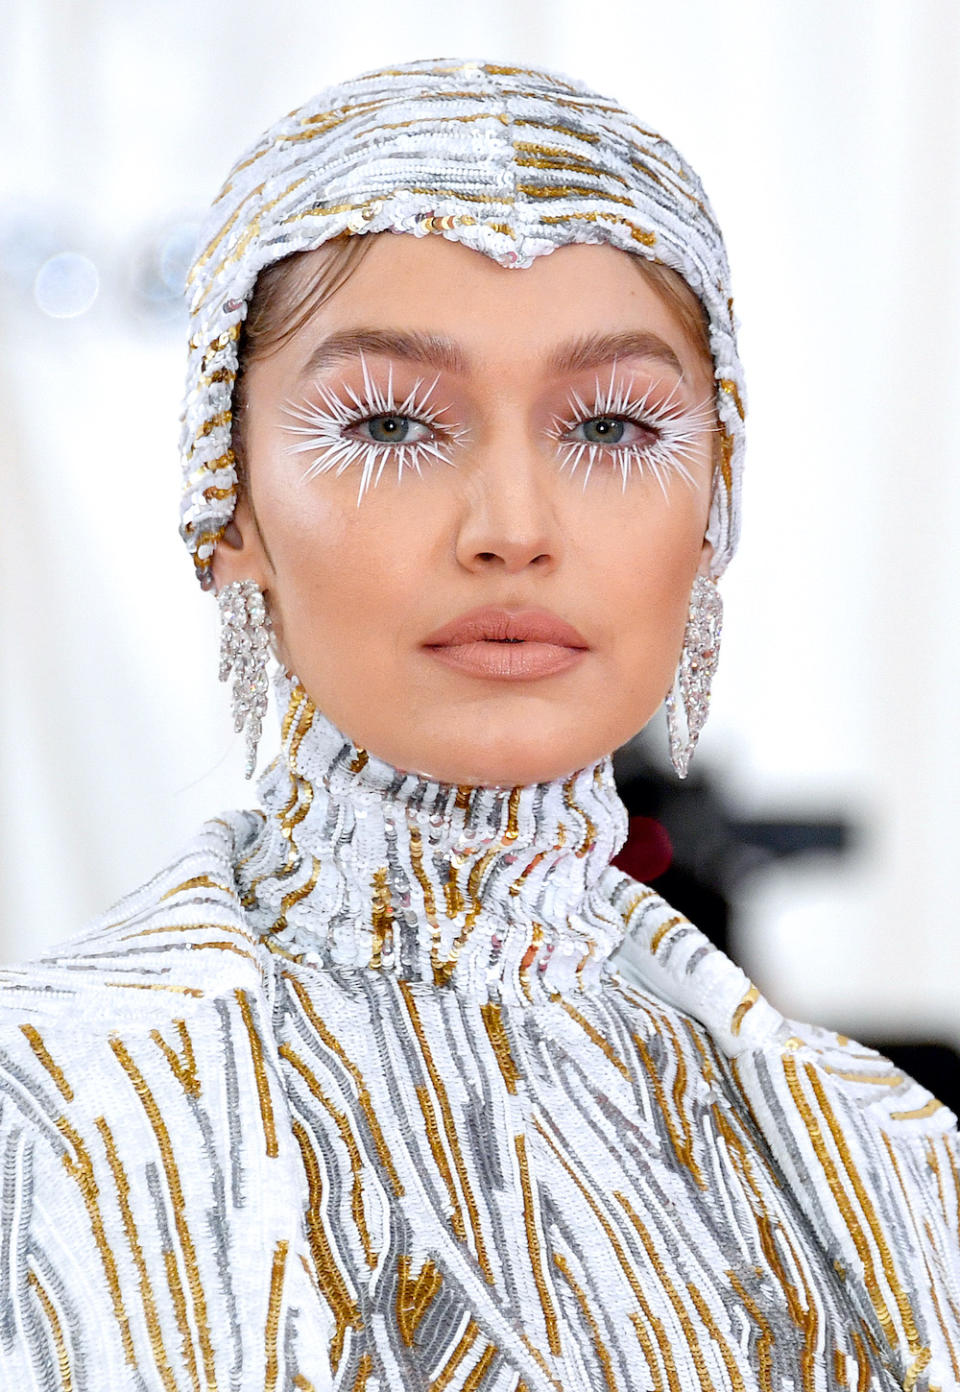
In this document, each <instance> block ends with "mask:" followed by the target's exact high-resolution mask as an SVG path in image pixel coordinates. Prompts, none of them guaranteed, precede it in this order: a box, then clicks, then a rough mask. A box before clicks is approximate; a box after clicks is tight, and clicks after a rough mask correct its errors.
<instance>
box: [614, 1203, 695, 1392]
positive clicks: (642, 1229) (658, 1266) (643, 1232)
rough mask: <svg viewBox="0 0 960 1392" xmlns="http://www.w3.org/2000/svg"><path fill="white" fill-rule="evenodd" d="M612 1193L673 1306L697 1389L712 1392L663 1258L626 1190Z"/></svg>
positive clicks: (692, 1328) (692, 1331)
mask: <svg viewBox="0 0 960 1392" xmlns="http://www.w3.org/2000/svg"><path fill="white" fill-rule="evenodd" d="M613 1197H614V1198H615V1199H616V1201H617V1203H618V1204H619V1205H620V1207H621V1208H622V1209H623V1210H624V1211H625V1213H626V1215H627V1217H628V1218H629V1219H630V1222H631V1223H632V1224H633V1226H634V1228H635V1229H636V1231H637V1233H638V1235H639V1237H640V1241H641V1242H642V1243H643V1247H644V1251H645V1252H646V1254H647V1260H648V1261H649V1262H650V1265H651V1266H652V1267H653V1269H654V1271H655V1272H656V1276H657V1280H658V1281H659V1282H660V1286H661V1289H662V1290H663V1291H664V1292H665V1293H666V1296H667V1299H668V1300H669V1302H670V1305H671V1306H672V1308H673V1312H674V1314H675V1315H676V1317H677V1319H678V1321H679V1322H680V1328H681V1329H682V1330H683V1337H684V1339H685V1340H686V1342H687V1347H688V1348H689V1350H690V1356H691V1358H692V1359H693V1366H694V1368H695V1369H696V1372H697V1379H698V1381H699V1384H700V1389H701V1392H716V1389H715V1388H714V1385H713V1379H712V1378H711V1377H710V1373H709V1371H708V1369H707V1363H706V1359H705V1358H704V1356H703V1349H702V1347H701V1345H700V1340H699V1339H698V1338H697V1332H696V1330H695V1329H694V1327H693V1321H692V1320H691V1318H690V1312H689V1310H688V1309H687V1307H686V1305H684V1303H683V1300H682V1298H681V1296H680V1293H679V1291H678V1290H677V1288H676V1286H675V1285H674V1284H673V1282H672V1281H671V1280H670V1275H669V1272H668V1271H667V1268H666V1266H665V1265H664V1263H663V1260H662V1258H661V1257H660V1254H659V1252H658V1251H657V1249H656V1247H655V1245H654V1243H653V1239H652V1238H651V1236H650V1233H649V1232H648V1230H647V1228H646V1226H645V1224H644V1223H643V1222H642V1221H641V1218H640V1215H639V1214H638V1213H637V1211H636V1209H635V1208H634V1207H633V1205H632V1204H631V1203H630V1200H629V1199H628V1198H627V1196H626V1194H622V1193H620V1191H619V1190H617V1191H616V1192H615V1193H614V1196H613Z"/></svg>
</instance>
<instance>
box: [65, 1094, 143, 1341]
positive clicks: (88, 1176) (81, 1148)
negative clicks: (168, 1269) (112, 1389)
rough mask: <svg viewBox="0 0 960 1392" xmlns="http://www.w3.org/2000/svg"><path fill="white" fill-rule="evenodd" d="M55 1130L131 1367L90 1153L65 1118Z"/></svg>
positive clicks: (124, 1316)
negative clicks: (66, 1145) (62, 1144)
mask: <svg viewBox="0 0 960 1392" xmlns="http://www.w3.org/2000/svg"><path fill="white" fill-rule="evenodd" d="M56 1125H57V1130H58V1131H59V1132H60V1134H61V1135H62V1136H63V1137H64V1139H65V1140H66V1141H67V1142H68V1143H69V1146H70V1149H72V1151H73V1155H71V1154H70V1153H69V1150H68V1151H66V1152H65V1153H64V1156H63V1167H64V1169H65V1170H66V1172H67V1174H68V1175H69V1176H70V1178H71V1179H72V1180H74V1181H75V1182H76V1184H77V1187H78V1188H79V1190H80V1194H81V1196H82V1198H83V1203H84V1207H85V1208H86V1210H87V1218H88V1220H89V1223H90V1231H91V1232H92V1234H93V1240H94V1242H95V1243H96V1247H97V1252H98V1253H99V1255H100V1263H101V1265H102V1267H103V1274H104V1276H105V1277H106V1281H107V1289H108V1291H109V1292H110V1304H111V1305H112V1307H113V1316H114V1319H115V1320H116V1321H117V1324H118V1326H119V1329H120V1338H121V1341H122V1343H123V1353H124V1357H125V1358H126V1360H127V1362H128V1363H129V1364H130V1365H131V1367H134V1368H135V1367H136V1366H137V1355H136V1351H135V1350H134V1347H133V1335H132V1334H131V1332H130V1321H129V1319H128V1318H127V1311H126V1307H125V1306H124V1303H123V1292H122V1290H121V1288H120V1278H119V1276H118V1274H117V1261H116V1257H115V1256H114V1254H113V1248H112V1247H111V1246H110V1243H109V1242H108V1240H107V1233H106V1229H105V1227H104V1224H103V1214H102V1213H101V1212H100V1204H99V1202H98V1199H99V1195H100V1189H99V1187H98V1185H97V1180H96V1176H95V1174H94V1170H93V1161H92V1160H91V1159H90V1152H89V1151H88V1150H87V1147H86V1145H85V1144H84V1141H83V1137H82V1136H81V1135H80V1133H79V1131H77V1130H76V1128H75V1127H73V1126H71V1125H70V1123H69V1121H67V1119H66V1117H64V1116H61V1117H57V1121H56Z"/></svg>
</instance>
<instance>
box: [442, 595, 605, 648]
mask: <svg viewBox="0 0 960 1392" xmlns="http://www.w3.org/2000/svg"><path fill="white" fill-rule="evenodd" d="M467 643H548V644H550V645H551V646H552V647H557V648H574V649H580V650H585V649H586V648H588V647H589V644H588V643H587V640H586V638H584V636H583V634H582V633H578V632H577V630H576V629H575V628H574V627H573V625H572V624H568V623H565V622H564V620H563V619H561V618H560V617H559V616H558V615H557V614H553V613H551V612H550V610H549V609H514V610H511V609H498V608H495V607H493V606H489V607H487V608H484V609H472V610H471V611H470V612H469V613H468V614H461V615H460V617H459V618H457V619H453V620H452V621H451V622H450V623H448V624H445V625H444V626H443V628H438V629H437V630H436V632H435V633H431V634H430V636H429V638H425V639H424V641H423V646H424V647H425V648H455V647H461V646H463V645H464V644H467Z"/></svg>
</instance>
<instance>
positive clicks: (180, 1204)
mask: <svg viewBox="0 0 960 1392" xmlns="http://www.w3.org/2000/svg"><path fill="white" fill-rule="evenodd" d="M110 1047H111V1049H112V1050H113V1052H114V1054H115V1056H116V1058H117V1060H118V1061H119V1063H120V1066H121V1068H122V1069H123V1071H124V1072H125V1073H126V1075H127V1077H128V1078H129V1079H130V1082H131V1084H132V1085H133V1090H134V1092H135V1093H136V1094H137V1097H138V1098H139V1100H140V1105H141V1106H142V1107H143V1110H144V1111H145V1112H146V1115H147V1119H148V1121H149V1122H150V1126H151V1128H152V1130H153V1134H154V1136H155V1137H156V1141H157V1146H158V1147H159V1150H160V1159H161V1162H162V1164H163V1171H164V1174H165V1176H166V1180H167V1188H168V1190H169V1193H170V1205H171V1208H172V1210H173V1220H174V1225H175V1226H176V1229H177V1236H178V1238H179V1239H180V1250H181V1251H182V1253H183V1264H184V1267H185V1269H186V1274H187V1285H188V1286H189V1288H190V1295H191V1299H192V1303H193V1313H194V1319H195V1322H196V1326H197V1334H198V1337H199V1339H200V1352H201V1356H202V1358H203V1370H204V1375H205V1377H206V1380H207V1385H208V1387H210V1388H213V1389H215V1388H216V1386H217V1375H216V1365H215V1362H214V1354H213V1343H212V1340H211V1337H210V1326H209V1323H208V1321H207V1299H206V1295H205V1293H204V1289H203V1284H202V1282H201V1280H200V1269H199V1265H198V1263H197V1254H196V1249H195V1247H194V1245H193V1238H192V1236H191V1233H190V1228H189V1226H188V1224H187V1218H186V1212H187V1206H186V1202H185V1200H184V1197H183V1187H182V1185H181V1183H180V1171H179V1169H178V1167H177V1162H176V1158H175V1156H174V1152H173V1146H172V1145H171V1143H170V1133H169V1132H168V1130H167V1125H166V1122H165V1121H164V1119H163V1114H162V1112H161V1111H160V1108H159V1107H158V1106H157V1102H156V1098H155V1097H154V1095H153V1093H152V1092H151V1090H150V1088H149V1086H148V1084H147V1080H146V1079H145V1078H144V1076H143V1074H142V1073H141V1072H140V1069H139V1068H138V1067H137V1065H136V1064H135V1063H134V1061H133V1058H132V1057H131V1055H130V1053H129V1052H128V1050H127V1047H126V1045H125V1044H124V1043H123V1041H122V1040H121V1039H120V1038H118V1037H117V1036H116V1035H113V1036H111V1039H110Z"/></svg>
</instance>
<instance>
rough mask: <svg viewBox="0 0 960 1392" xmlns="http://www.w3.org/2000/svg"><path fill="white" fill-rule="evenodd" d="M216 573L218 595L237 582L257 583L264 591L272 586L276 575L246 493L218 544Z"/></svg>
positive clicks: (243, 493) (214, 566)
mask: <svg viewBox="0 0 960 1392" xmlns="http://www.w3.org/2000/svg"><path fill="white" fill-rule="evenodd" d="M212 570H213V579H214V585H215V588H216V591H217V593H218V594H219V593H220V591H221V590H222V589H223V587H224V586H225V585H229V584H230V583H231V581H233V580H256V582H257V584H258V585H259V586H260V588H261V590H263V591H266V590H267V589H268V588H269V586H270V581H271V579H272V575H273V571H272V567H271V566H270V563H269V561H268V560H267V555H266V551H265V550H264V545H263V541H262V539H261V537H260V528H259V527H258V526H257V520H256V517H255V516H254V512H253V508H252V507H251V505H250V498H249V494H248V493H247V492H246V490H244V491H243V492H242V493H241V494H240V497H239V498H238V499H237V506H236V508H235V510H234V514H233V517H232V518H231V520H230V522H229V523H228V524H227V528H226V530H225V531H224V534H223V536H222V537H221V538H220V540H219V542H218V543H217V549H216V551H215V552H214V555H213V566H212Z"/></svg>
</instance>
